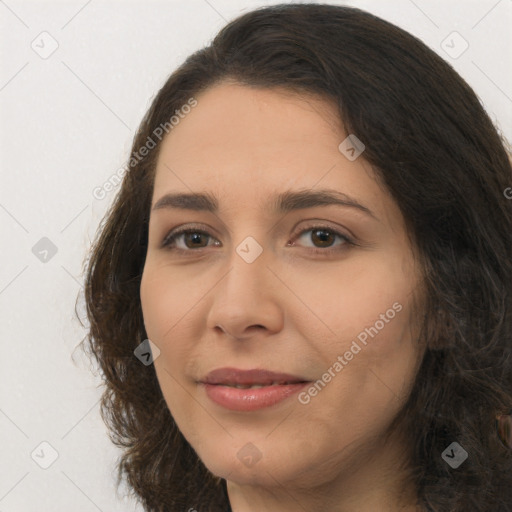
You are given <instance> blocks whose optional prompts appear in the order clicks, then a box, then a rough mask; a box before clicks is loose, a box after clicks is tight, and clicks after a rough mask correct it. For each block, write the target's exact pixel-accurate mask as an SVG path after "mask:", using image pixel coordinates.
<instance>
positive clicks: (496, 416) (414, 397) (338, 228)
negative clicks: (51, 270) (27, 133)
mask: <svg viewBox="0 0 512 512" xmlns="http://www.w3.org/2000/svg"><path fill="white" fill-rule="evenodd" d="M511 183H512V169H511V164H510V162H509V160H508V158H507V152H506V149H505V141H504V140H502V139H501V138H500V136H499V135H498V133H497V131H496V129H495V127H494V126H493V124H492V122H491V121H490V119H489V117H488V116H487V115H486V113H485V111H484V109H483V108H482V105H481V104H480V102H479V100H478V98H477V97H476V95H475V93H474V92H473V91H472V90H471V88H470V87H469V86H468V85H467V84H466V83H465V82H464V80H462V78H461V77H459V76H458V75H457V74H456V73H455V71H453V69H452V68H451V67H450V66H449V65H448V64H446V63H445V62H444V61H443V60H442V59H441V58H440V57H438V56H437V55H436V54H435V53H434V52H433V51H431V50H430V49H429V48H427V47H426V46H425V45H424V44H423V43H422V42H420V41H419V40H418V39H416V38H415V37H413V36H411V35H410V34H408V33H406V32H405V31H403V30H401V29H399V28H397V27H395V26H394V25H392V24H390V23H388V22H385V21H383V20H381V19H379V18H377V17H375V16H373V15H371V14H368V13H366V12H364V11H361V10H359V9H355V8H349V7H340V6H333V5H319V4H302V5H300V4H298V5H292V4H289V5H288V4H282V5H276V6H272V7H266V8H262V9H259V10H256V11H253V12H249V13H247V14H244V15H243V16H241V17H239V18H238V19H236V20H234V21H232V22H231V23H229V24H228V25H227V26H226V27H225V28H224V29H222V30H221V31H220V33H219V34H218V35H217V37H216V38H215V39H214V40H213V42H212V43H211V45H210V46H208V47H206V48H204V49H202V50H200V51H198V52H196V53H194V54H193V55H191V56H190V57H189V58H188V59H187V60H186V61H185V62H184V64H183V65H182V66H181V67H180V68H179V69H177V70H176V71H175V72H174V73H173V74H172V75H171V76H170V77H169V79H168V80H167V82H166V83H165V85H164V86H163V87H162V89H161V90H160V91H159V93H158V95H157V96H156V98H155V99H154V101H153V103H152V105H151V107H150V109H149V111H148V112H147V114H146V116H145V118H144V120H143V121H142V123H141V126H140V129H139V131H138V133H137V135H136V137H135V140H134V143H133V147H132V157H131V160H130V168H129V169H128V172H127V173H126V176H125V178H124V181H123V184H122V188H121V190H120V192H119V195H118V196H117V197H116V200H115V202H114V204H113V205H112V207H111V209H110V211H109V212H108V213H107V216H106V218H105V221H104V223H103V224H102V226H101V229H100V231H99V233H98V237H97V239H96V241H95V244H94V247H93V250H92V252H91V256H90V260H89V262H88V272H87V278H86V301H87V309H88V316H89V319H90V332H89V336H88V338H87V341H88V345H87V347H88V348H89V349H90V351H91V353H92V354H94V356H95V358H96V359H97V361H98V362H99V364H100V366H101V369H102V372H103V374H104V379H105V383H106V386H107V388H106V390H105V392H104V395H103V401H102V415H103V418H104V420H105V421H106V422H107V424H108V425H109V428H110V432H111V438H112V440H113V442H115V443H116V444H118V445H119V446H122V447H123V448H124V452H123V457H122V458H121V461H120V463H119V480H120V479H121V478H122V476H123V475H124V476H125V477H126V479H127V481H128V483H129V485H130V487H131V488H132V489H133V492H134V494H135V496H136V497H137V498H139V499H140V501H141V502H142V503H143V505H144V507H145V509H146V510H150V511H175V510H176V511H178V510H180V511H181V510H189V511H190V512H191V511H194V510H197V511H215V512H224V511H226V510H232V511H233V512H247V511H250V512H253V511H258V512H262V511H277V510H279V511H280V512H287V511H297V510H301V511H302V510H304V511H308V512H309V511H318V510H322V511H323V510H329V511H355V510H357V511H358V512H367V511H377V510H378V511H382V512H384V511H397V510H400V511H417V510H421V511H443V512H467V511H489V512H491V511H493V512H495V511H501V512H506V511H511V510H512V495H511V484H512V449H511V446H510V439H509V436H508V437H507V435H504V433H505V432H510V416H508V415H509V414H510V413H511V412H512V391H511V390H512V322H511V291H512V290H511V288H512V257H511V256H512V254H511V253H512V202H511V201H509V200H507V197H506V194H504V191H505V190H507V189H508V188H509V187H510V186H511Z"/></svg>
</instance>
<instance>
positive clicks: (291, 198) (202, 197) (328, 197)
mask: <svg viewBox="0 0 512 512" xmlns="http://www.w3.org/2000/svg"><path fill="white" fill-rule="evenodd" d="M268 205H269V207H270V208H271V210H272V211H273V212H274V213H275V214H284V213H288V212H291V211H293V210H301V209H306V208H314V207H317V206H330V205H336V206H343V207H348V208H355V209H358V210H359V211H362V212H364V213H366V214H367V215H369V216H370V217H373V218H374V219H375V220H378V219H377V217H376V216H375V214H374V213H373V212H372V211H371V210H370V209H369V208H368V207H366V206H364V205H362V204H361V203H359V202H358V201H356V200H355V199H354V198H353V197H350V196H349V195H347V194H344V193H342V192H339V191H337V190H331V189H321V190H311V189H308V190H287V191H285V192H282V193H280V194H277V195H275V196H272V197H271V198H270V200H269V202H268ZM164 208H165V209H173V208H179V209H183V210H192V211H206V212H212V213H217V212H218V210H219V202H218V200H217V198H216V197H215V196H213V195H211V194H209V193H171V194H166V195H164V196H163V197H161V198H160V199H159V200H158V201H157V202H156V203H155V205H154V206H153V208H152V210H153V211H154V210H160V209H164Z"/></svg>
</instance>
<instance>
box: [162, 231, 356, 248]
mask: <svg viewBox="0 0 512 512" xmlns="http://www.w3.org/2000/svg"><path fill="white" fill-rule="evenodd" d="M308 233H311V234H310V235H307V234H308ZM336 238H338V239H339V240H340V241H341V243H340V244H338V245H333V244H334V243H335V241H336ZM299 239H305V240H309V241H311V242H312V243H313V244H318V245H317V246H313V247H310V248H309V249H308V250H309V251H311V252H313V253H316V254H323V255H326V254H329V253H331V252H339V251H343V250H346V249H348V247H349V246H354V245H357V244H356V243H355V242H354V241H353V240H352V239H351V238H350V237H348V236H347V235H345V234H343V233H340V232H339V231H337V230H335V229H333V228H331V227H329V226H313V227H310V228H308V229H303V230H302V231H300V232H299V236H296V237H294V239H293V243H288V244H287V246H288V247H294V246H295V240H299ZM212 240H214V242H213V243H208V242H209V241H212ZM219 244H220V242H219V241H218V240H216V239H214V238H213V237H212V236H211V235H210V233H208V231H205V230H202V229H196V228H194V227H190V226H189V227H185V228H178V229H176V230H174V231H171V232H170V233H169V234H168V235H167V236H166V237H165V238H164V240H163V242H162V244H161V247H162V248H165V249H167V250H169V251H178V252H191V251H193V250H198V249H204V248H206V247H208V246H209V245H214V246H217V247H218V246H219Z"/></svg>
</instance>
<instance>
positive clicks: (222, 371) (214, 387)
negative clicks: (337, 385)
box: [199, 368, 310, 412]
mask: <svg viewBox="0 0 512 512" xmlns="http://www.w3.org/2000/svg"><path fill="white" fill-rule="evenodd" d="M308 382H310V381H308V380H307V379H305V378H304V377H300V376H297V375H291V374H289V373H277V372H272V371H270V370H238V369H236V368H219V369H217V370H213V371H211V372H210V373H209V374H208V375H207V376H206V377H205V378H204V379H203V380H201V381H199V385H200V387H201V388H202V389H203V390H204V392H205V393H206V396H207V397H208V398H209V399H210V400H211V401H212V402H214V403H215V404H216V405H219V406H221V407H223V408H224V409H228V410H230V411H238V412H253V411H257V410H259V409H265V408H267V407H270V406H273V405H276V404H278V403H280V402H283V401H285V400H286V399H287V398H289V397H291V396H293V395H295V394H296V393H298V392H299V391H300V390H301V389H302V388H303V387H304V386H306V385H307V383H308Z"/></svg>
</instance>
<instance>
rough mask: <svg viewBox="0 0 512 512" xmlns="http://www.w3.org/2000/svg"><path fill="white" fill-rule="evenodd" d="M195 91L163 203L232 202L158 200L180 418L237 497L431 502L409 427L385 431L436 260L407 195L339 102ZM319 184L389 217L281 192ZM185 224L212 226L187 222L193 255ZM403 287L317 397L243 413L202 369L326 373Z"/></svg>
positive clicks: (168, 358) (151, 252) (160, 180)
mask: <svg viewBox="0 0 512 512" xmlns="http://www.w3.org/2000/svg"><path fill="white" fill-rule="evenodd" d="M196 99H197V101H198V104H197V106H196V107H195V108H194V109H193V110H192V111H191V112H190V113H189V114H188V115H187V116H185V117H184V119H182V120H181V121H180V123H179V124H178V125H176V126H175V127H174V128H173V130H172V131H171V132H170V133H169V135H167V137H166V138H165V139H164V140H163V142H162V146H161V148H160V153H159V157H158V162H157V167H156V175H155V185H154V194H153V203H152V204H153V205H154V204H155V203H156V202H157V201H158V200H159V199H160V198H161V197H162V196H163V195H165V194H167V193H169V192H209V193H211V194H212V195H214V196H216V197H217V199H218V201H219V211H218V212H217V213H211V212H205V211H188V210H185V209H170V208H169V209H158V210H152V211H151V215H150V222H149V240H148V244H149V246H148V252H147V258H146V263H145V267H144V272H143V276H142V283H141V288H140V297H141V303H142V309H143V315H144V322H145V326H146V332H147V334H148V337H149V339H151V340H152V342H153V343H154V344H155V345H156V346H158V348H159V349H160V355H159V356H158V357H157V358H156V359H155V362H154V364H155V370H156V374H157V377H158V381H159V383H160V387H161V389H162V392H163V395H164V397H165V400H166V403H167V405H168V407H169V409H170V411H171V413H172V415H173V417H174V419H175V421H176V423H177V425H178V427H179V429H180V430H181V432H182V433H183V435H184V436H185V438H186V439H187V440H188V442H189V443H190V444H191V445H192V447H193V448H194V449H195V451H196V452H197V454H198V456H199V457H200V458H201V459H202V461H203V462H204V463H205V465H206V466H207V467H208V469H209V470H210V471H211V472H212V473H213V474H215V475H217V476H219V477H222V478H225V479H226V480H227V486H228V493H229V498H230V502H231V506H232V508H233V511H234V512H254V511H258V512H264V511H269V512H270V511H275V510H279V511H282V512H288V511H290V512H291V511H294V512H296V511H298V510H300V511H302V510H304V511H307V512H309V511H317V510H332V511H340V512H341V511H347V512H348V511H355V510H357V511H358V512H370V511H371V512H375V511H382V512H386V511H390V512H391V511H393V512H396V510H404V511H415V510H416V508H415V507H414V506H413V505H412V504H413V503H414V498H415V490H414V489H409V488H408V489H407V492H406V494H405V495H403V496H401V497H399V496H398V489H399V487H398V486H399V485H400V483H401V481H402V477H403V476H404V475H405V473H402V472H400V471H398V467H399V464H400V463H402V462H404V461H405V462H406V459H407V453H408V450H407V447H406V446H404V443H403V442H402V441H401V439H400V437H399V436H398V435H394V436H391V438H390V439H389V441H388V442H386V443H385V442H384V434H385V432H386V429H387V428H388V426H389V425H390V423H391V422H392V420H393V419H394V418H395V416H396V415H397V413H398V411H399V410H400V407H401V406H402V405H403V404H404V403H405V401H406V399H407V397H408V395H409V393H410V390H411V387H412V384H413V382H414V377H415V375H416V372H417V369H418V366H419V363H420V362H421V357H422V355H423V350H422V348H421V347H420V346H419V344H418V343H417V332H418V329H417V325H416V321H415V319H416V318H417V309H416V308H415V304H417V301H416V300H415V298H417V297H418V296H419V295H418V293H419V291H420V269H419V265H418V263H417V260H416V258H415V253H414V250H413V248H412V247H411V244H410V241H409V239H408V237H407V234H406V229H405V225H404V219H403V217H402V215H401V213H400V211H399V209H398V207H397V205H396V204H395V203H394V201H393V200H392V198H391V196H390V195H389V194H388V193H387V192H386V191H385V190H384V189H383V188H382V187H381V186H380V185H379V184H378V183H377V181H376V180H375V176H374V174H373V171H372V169H371V168H370V166H369V164H368V163H367V162H365V160H364V153H363V155H361V156H360V157H358V158H357V159H356V160H354V161H350V160H349V159H347V158H346V157H345V155H344V154H342V153H341V152H340V150H339V149H338V146H339V144H340V142H341V141H343V140H344V139H345V138H346V137H347V133H345V132H344V129H343V127H342V125H341V123H340V121H339V120H338V118H337V116H336V114H335V112H336V110H335V106H334V105H333V104H332V103H330V102H329V101H328V100H326V99H323V98H318V97H313V96H305V95H301V96H299V95H297V94H294V93H292V92H289V91H286V90H284V89H275V88H274V89H267V90H264V89H258V88H252V87H247V86H242V85H239V84H236V83H231V82H223V83H220V84H217V85H215V86H214V87H212V88H210V89H208V90H206V91H205V92H203V93H202V94H201V95H199V96H197V98H196ZM366 143H367V144H368V143H370V141H366ZM320 188H328V189H335V190H337V191H341V192H343V193H346V194H348V195H350V196H351V197H353V198H355V199H356V200H357V201H358V202H359V203H361V204H363V205H364V206H366V207H367V208H369V209H370V210H371V211H372V212H373V214H374V215H375V217H376V218H373V217H372V216H370V215H367V214H366V213H364V212H362V211H359V210H358V209H356V208H351V207H340V206H336V205H328V206H317V207H313V208H307V209H299V210H295V211H291V212H288V213H286V214H282V213H281V214H275V213H273V212H272V210H271V209H270V208H269V207H268V205H267V201H268V199H269V198H270V196H272V195H273V194H275V193H277V192H282V191H285V190H289V189H291V190H296V189H307V190H312V189H313V190H317V189H320ZM186 225H188V226H190V227H191V228H197V229H200V230H201V231H207V232H208V235H209V236H207V235H203V238H202V239H200V240H199V242H198V241H197V240H196V241H194V240H193V239H192V240H191V239H190V238H188V239H187V237H186V236H181V237H178V239H177V240H176V246H175V247H177V248H181V249H182V250H183V252H181V253H179V252H176V251H173V250H169V249H168V248H167V249H166V248H162V247H161V243H162V241H163V240H164V238H165V236H166V235H167V234H168V233H169V232H170V231H171V230H173V229H175V228H177V227H179V226H186ZM317 226H319V227H325V229H331V230H332V229H334V230H336V231H339V232H341V233H342V234H344V235H352V236H353V239H355V241H356V242H357V244H358V245H349V244H346V243H344V240H343V239H341V238H339V237H337V236H336V237H335V236H334V235H333V234H332V231H331V232H330V233H331V237H332V239H329V240H330V245H329V242H327V244H326V243H324V244H322V240H321V239H319V238H318V237H315V235H314V232H315V230H314V229H313V228H315V227H317ZM248 236H250V237H253V238H254V239H255V240H256V241H257V242H258V244H259V245H260V246H261V247H262V249H263V252H262V253H261V254H260V255H259V257H257V258H256V260H255V261H253V262H252V263H248V262H246V261H245V260H244V259H243V258H242V257H240V256H239V254H238V253H237V252H236V248H237V247H238V246H239V245H240V243H241V242H242V241H244V239H245V238H246V237H248ZM289 242H290V243H292V245H290V243H289ZM329 246H330V247H331V248H334V249H339V250H338V251H336V250H334V251H333V252H331V253H327V252H325V251H327V250H328V248H329ZM314 249H317V250H318V253H314V252H313V251H314ZM187 251H188V252H187ZM321 251H324V252H325V254H326V255H325V256H323V255H322V254H320V252H321ZM394 303H399V304H400V305H401V306H402V309H401V311H400V312H397V313H396V315H395V316H394V318H393V319H392V320H389V321H388V322H386V323H385V326H384V328H382V329H381V330H379V332H378V334H377V335H375V336H374V337H373V338H370V337H369V338H368V343H367V345H366V346H364V345H362V344H360V343H359V345H361V347H362V348H361V350H360V351H359V352H358V353H357V354H356V355H354V357H353V358H352V359H351V360H350V361H346V359H344V360H345V362H346V363H347V364H346V365H344V366H343V369H342V370H341V371H339V372H338V373H336V372H335V374H336V375H335V377H333V378H332V379H331V381H330V382H329V383H328V384H327V385H326V386H325V387H324V388H323V389H321V391H320V392H318V393H317V395H316V396H314V397H312V398H311V400H310V401H309V403H307V404H303V403H300V402H299V400H298V398H297V395H294V396H292V397H290V398H288V399H286V400H285V401H283V402H281V403H278V404H276V405H273V406H271V407H267V408H264V409H260V410H258V411H253V412H236V411H229V410H227V409H224V408H222V407H220V406H219V405H217V404H215V403H213V402H212V401H210V399H209V398H208V397H207V396H206V394H205V392H204V390H203V389H202V387H201V386H200V385H199V384H198V380H200V379H201V378H203V377H205V375H206V374H207V373H208V372H209V371H211V370H213V369H216V368H221V367H226V366H230V367H236V368H240V369H252V368H266V369H270V370H273V371H280V372H287V373H291V374H294V375H300V376H303V377H305V378H307V379H308V380H311V381H317V380H318V379H321V378H322V375H323V374H324V373H325V372H326V371H327V369H328V368H330V367H331V368H332V367H333V364H334V363H335V361H337V360H338V359H337V358H338V356H340V355H341V356H343V355H344V354H345V353H346V352H347V351H348V350H349V349H350V346H351V344H352V343H353V341H354V340H356V339H357V336H358V334H360V333H361V332H362V331H364V329H365V327H369V326H373V325H375V323H376V321H377V320H379V318H382V317H381V316H380V315H382V314H384V313H385V312H386V311H387V310H389V309H390V308H391V307H392V305H393V304H394ZM247 443H252V445H254V446H255V447H256V448H257V452H259V454H260V455H261V458H260V460H259V461H258V462H257V463H255V464H253V465H252V466H251V467H248V466H246V465H245V464H243V463H242V461H241V460H240V459H239V458H238V457H237V453H238V451H239V450H240V449H241V448H242V447H244V446H245V445H246V444H247ZM251 449H252V450H254V448H251ZM254 451H255V450H254ZM399 498H400V499H399Z"/></svg>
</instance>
